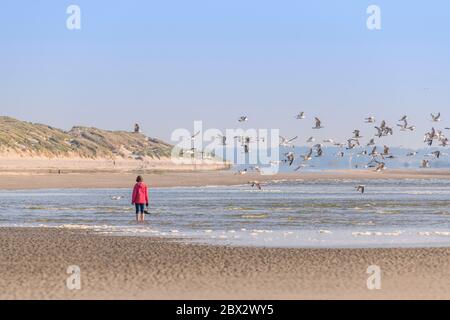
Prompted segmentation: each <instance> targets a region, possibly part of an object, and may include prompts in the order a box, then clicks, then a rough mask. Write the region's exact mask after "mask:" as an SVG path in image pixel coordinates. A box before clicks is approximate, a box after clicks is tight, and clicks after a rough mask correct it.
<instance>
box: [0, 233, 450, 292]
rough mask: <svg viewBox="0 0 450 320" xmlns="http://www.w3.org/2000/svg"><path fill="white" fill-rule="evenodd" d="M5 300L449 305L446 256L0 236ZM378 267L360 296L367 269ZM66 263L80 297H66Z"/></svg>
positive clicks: (449, 259) (443, 252) (443, 251)
mask: <svg viewBox="0 0 450 320" xmlns="http://www.w3.org/2000/svg"><path fill="white" fill-rule="evenodd" d="M0 256H1V261H0V288H1V290H0V298H3V299H173V298H178V299H281V298H285V299H357V298H364V299H405V298H412V299H416V298H426V299H438V298H439V299H449V298H450V248H430V249H268V248H231V247H218V246H207V245H192V244H182V243H175V242H169V241H168V240H162V239H157V238H144V237H115V236H114V237H113V236H103V235H95V234H88V233H86V232H84V231H75V230H70V231H69V230H59V229H41V228H28V229H26V228H23V229H20V228H3V229H0ZM372 264H376V265H378V266H380V267H381V270H382V279H381V289H380V290H368V289H367V286H366V281H367V277H368V274H366V270H367V267H368V266H369V265H372ZM69 265H78V266H79V267H80V269H81V290H69V289H67V287H66V279H67V277H68V276H69V275H68V274H67V273H66V271H67V267H68V266H69Z"/></svg>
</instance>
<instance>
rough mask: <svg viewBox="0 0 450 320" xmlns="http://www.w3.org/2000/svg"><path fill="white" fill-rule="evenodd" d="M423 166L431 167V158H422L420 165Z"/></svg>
mask: <svg viewBox="0 0 450 320" xmlns="http://www.w3.org/2000/svg"><path fill="white" fill-rule="evenodd" d="M420 167H421V168H429V167H430V161H429V160H426V159H424V160H422V163H421V165H420Z"/></svg>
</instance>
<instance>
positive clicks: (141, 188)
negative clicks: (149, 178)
mask: <svg viewBox="0 0 450 320" xmlns="http://www.w3.org/2000/svg"><path fill="white" fill-rule="evenodd" d="M131 204H133V205H135V206H136V221H138V222H139V221H144V214H145V211H146V210H145V211H144V205H145V206H146V207H147V208H148V189H147V185H146V184H145V183H144V179H143V178H142V176H138V177H137V178H136V184H135V185H134V188H133V195H132V198H131Z"/></svg>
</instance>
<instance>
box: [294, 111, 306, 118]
mask: <svg viewBox="0 0 450 320" xmlns="http://www.w3.org/2000/svg"><path fill="white" fill-rule="evenodd" d="M295 118H296V119H297V120H302V119H305V118H306V115H305V113H304V112H303V111H302V112H300V113H299V114H297V115H296V116H295Z"/></svg>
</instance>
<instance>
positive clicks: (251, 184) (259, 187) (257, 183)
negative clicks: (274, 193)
mask: <svg viewBox="0 0 450 320" xmlns="http://www.w3.org/2000/svg"><path fill="white" fill-rule="evenodd" d="M248 183H249V184H250V186H251V187H252V188H253V187H257V188H258V190H262V188H261V184H260V183H259V182H258V181H249V182H248Z"/></svg>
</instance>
